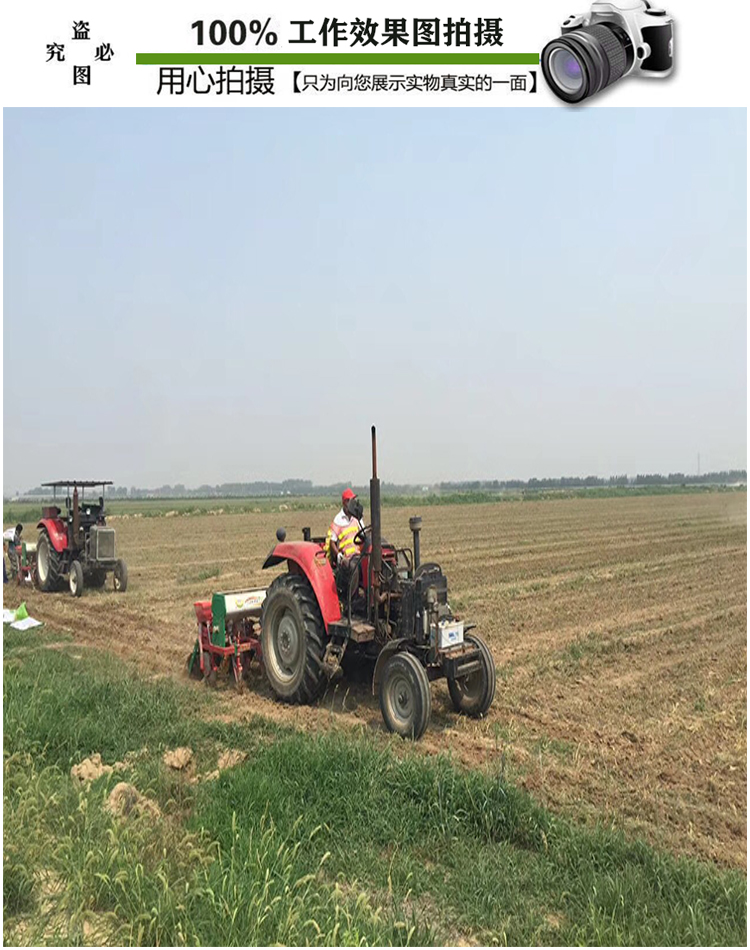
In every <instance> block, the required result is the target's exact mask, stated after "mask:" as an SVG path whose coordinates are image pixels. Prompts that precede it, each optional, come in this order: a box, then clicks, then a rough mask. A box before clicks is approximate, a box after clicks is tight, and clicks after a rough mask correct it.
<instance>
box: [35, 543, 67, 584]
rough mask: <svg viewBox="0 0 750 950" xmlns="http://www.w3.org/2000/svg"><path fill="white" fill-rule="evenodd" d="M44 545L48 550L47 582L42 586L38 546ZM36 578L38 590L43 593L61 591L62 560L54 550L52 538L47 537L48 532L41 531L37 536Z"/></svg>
mask: <svg viewBox="0 0 750 950" xmlns="http://www.w3.org/2000/svg"><path fill="white" fill-rule="evenodd" d="M40 544H46V545H47V549H48V552H49V553H48V556H47V566H48V570H47V580H46V581H45V583H44V584H42V581H41V578H39V545H40ZM36 573H37V577H38V578H39V589H40V590H42V591H44V592H45V593H52V592H53V591H57V590H62V588H63V586H64V584H63V578H62V558H61V557H60V555H59V553H58V552H57V551H56V550H55V548H54V546H53V544H52V538H50V536H49V532H47V531H45V530H42V531H41V532H40V534H39V539H38V541H37V568H36Z"/></svg>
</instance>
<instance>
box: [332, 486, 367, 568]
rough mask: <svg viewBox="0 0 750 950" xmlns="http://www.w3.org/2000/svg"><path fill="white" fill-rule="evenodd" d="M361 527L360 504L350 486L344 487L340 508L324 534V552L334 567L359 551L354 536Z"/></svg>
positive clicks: (362, 526)
mask: <svg viewBox="0 0 750 950" xmlns="http://www.w3.org/2000/svg"><path fill="white" fill-rule="evenodd" d="M363 528H364V524H363V523H362V505H361V504H360V502H359V499H358V498H357V496H356V495H355V493H354V492H353V491H352V490H351V488H346V489H344V491H343V492H342V493H341V510H340V511H339V513H338V514H337V515H336V517H335V518H334V519H333V521H332V522H331V527H330V528H329V529H328V534H327V536H326V543H325V552H326V554H327V555H328V557H329V559H330V561H331V563H332V564H333V565H334V567H335V566H336V565H337V564H341V563H342V562H345V561H348V560H349V558H350V557H352V556H353V555H355V554H357V553H358V552H359V546H358V545H357V544H355V543H354V538H355V536H356V534H357V532H358V531H361V530H362V529H363Z"/></svg>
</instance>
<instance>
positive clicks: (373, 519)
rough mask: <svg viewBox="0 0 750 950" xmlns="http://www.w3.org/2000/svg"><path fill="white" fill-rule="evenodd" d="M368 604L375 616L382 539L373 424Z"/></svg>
mask: <svg viewBox="0 0 750 950" xmlns="http://www.w3.org/2000/svg"><path fill="white" fill-rule="evenodd" d="M370 524H371V526H372V527H371V533H370V540H371V543H372V550H371V551H370V592H371V593H370V606H371V607H372V617H373V619H375V618H377V615H378V602H379V596H380V571H381V568H382V564H383V539H382V536H381V533H380V479H379V478H378V446H377V441H376V438H375V426H373V427H372V478H371V479H370Z"/></svg>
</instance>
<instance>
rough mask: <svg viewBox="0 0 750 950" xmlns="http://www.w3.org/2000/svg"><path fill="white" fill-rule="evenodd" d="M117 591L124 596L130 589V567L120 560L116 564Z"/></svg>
mask: <svg viewBox="0 0 750 950" xmlns="http://www.w3.org/2000/svg"><path fill="white" fill-rule="evenodd" d="M114 573H115V590H116V591H119V592H120V593H121V594H124V593H125V591H126V590H127V589H128V565H127V564H126V563H125V561H123V559H122V558H119V560H118V561H117V563H116V564H115V572H114Z"/></svg>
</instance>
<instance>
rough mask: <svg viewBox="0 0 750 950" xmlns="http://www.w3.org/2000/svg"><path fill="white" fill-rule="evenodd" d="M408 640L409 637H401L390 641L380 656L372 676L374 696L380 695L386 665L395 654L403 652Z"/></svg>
mask: <svg viewBox="0 0 750 950" xmlns="http://www.w3.org/2000/svg"><path fill="white" fill-rule="evenodd" d="M408 639H409V638H408V637H399V639H398V640H389V641H388V643H386V645H385V646H384V647H383V649H382V650H381V651H380V653H379V654H378V658H377V661H376V662H375V671H374V672H373V674H372V694H373V696H377V694H378V686H380V677H381V676H382V675H383V668H384V667H385V664H386V663H387V662H388V660H390V658H391V657H392V656H393V654H394V653H398V652H399V650H402V649H403V648H404V647H405V646H406V643H407V642H408Z"/></svg>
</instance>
